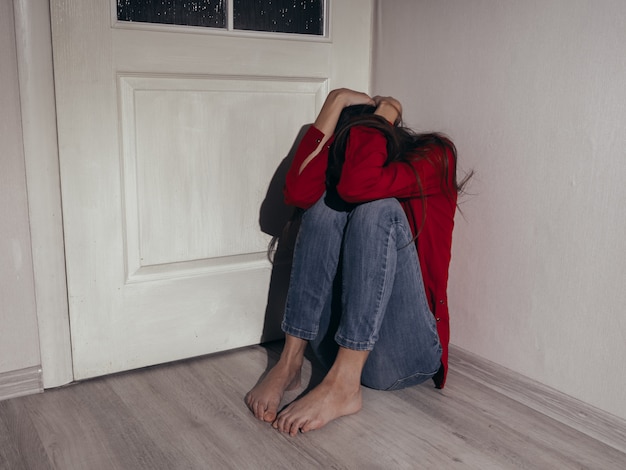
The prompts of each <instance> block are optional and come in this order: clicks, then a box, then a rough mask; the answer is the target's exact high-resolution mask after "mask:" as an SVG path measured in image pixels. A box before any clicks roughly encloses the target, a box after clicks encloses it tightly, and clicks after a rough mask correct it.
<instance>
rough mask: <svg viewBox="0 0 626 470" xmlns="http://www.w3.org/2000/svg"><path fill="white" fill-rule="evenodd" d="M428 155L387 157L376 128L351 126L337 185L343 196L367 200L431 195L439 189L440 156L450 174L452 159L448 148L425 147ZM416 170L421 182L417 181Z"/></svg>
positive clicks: (452, 167)
mask: <svg viewBox="0 0 626 470" xmlns="http://www.w3.org/2000/svg"><path fill="white" fill-rule="evenodd" d="M427 151H428V152H429V155H428V156H427V157H426V158H421V159H418V160H415V161H411V162H409V163H403V162H392V163H389V164H385V162H386V161H387V140H386V138H385V136H384V135H383V134H382V133H381V132H380V131H378V130H376V129H372V128H369V127H363V126H358V127H353V128H352V129H351V130H350V140H349V142H348V146H347V148H346V159H345V163H344V165H343V171H342V173H341V179H340V180H339V184H338V185H337V192H338V193H339V195H340V196H341V198H342V199H343V200H345V201H346V202H351V203H359V202H367V201H373V200H376V199H383V198H388V197H395V198H411V197H418V196H422V195H434V194H438V193H440V192H441V191H442V188H441V174H442V165H443V159H444V158H447V159H448V166H449V168H450V169H451V172H452V174H453V171H454V170H453V169H454V159H453V157H452V155H451V154H450V152H449V151H445V152H442V149H440V148H439V147H437V146H433V147H432V148H430V149H428V150H427ZM416 174H417V175H419V179H420V182H421V185H418V183H417V178H416Z"/></svg>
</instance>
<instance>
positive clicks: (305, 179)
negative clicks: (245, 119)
mask: <svg viewBox="0 0 626 470" xmlns="http://www.w3.org/2000/svg"><path fill="white" fill-rule="evenodd" d="M401 117H402V107H401V105H400V103H399V102H398V101H397V100H395V99H394V98H391V97H375V98H370V97H369V96H368V95H366V94H365V93H360V92H356V91H352V90H348V89H338V90H334V91H332V92H331V93H330V94H329V95H328V98H327V99H326V101H325V103H324V105H323V107H322V109H321V111H320V114H319V115H318V117H317V119H316V120H315V123H314V124H313V126H312V127H311V128H310V129H309V130H308V131H307V133H306V135H305V136H304V138H303V140H302V142H301V143H300V145H299V147H298V150H297V152H296V155H295V158H294V161H293V163H292V166H291V167H290V170H289V172H288V174H287V179H286V185H285V200H286V202H287V203H288V204H290V205H294V206H296V207H299V208H302V209H304V212H303V214H302V220H301V225H300V231H299V233H298V239H297V242H296V247H295V251H294V259H293V266H292V274H291V281H290V285H289V291H288V295H287V303H286V307H285V314H284V319H283V323H282V328H283V331H284V332H285V346H284V349H283V351H282V353H281V356H280V359H279V361H278V362H277V364H276V365H275V366H274V367H273V368H272V369H271V370H270V371H269V372H268V374H267V375H266V376H265V377H264V378H263V380H262V381H261V382H260V383H259V384H258V385H257V386H255V387H254V388H253V389H252V390H251V391H250V392H249V393H248V394H247V395H246V403H247V405H248V407H249V408H250V409H251V411H252V412H253V413H254V415H255V416H256V417H257V418H258V419H261V420H263V421H266V422H270V423H272V426H273V427H274V428H276V429H278V430H280V431H282V432H285V433H289V434H290V435H292V436H294V435H296V434H297V433H298V432H299V431H300V432H306V431H310V430H314V429H319V428H320V427H322V426H324V425H325V424H327V423H328V422H330V421H332V420H334V419H336V418H338V417H340V416H344V415H348V414H352V413H356V412H357V411H359V410H360V409H361V401H362V400H361V384H363V385H365V386H367V387H371V388H375V389H380V390H393V389H399V388H403V387H406V386H410V385H414V384H418V383H420V382H423V381H425V380H427V379H429V378H433V380H434V381H435V385H436V386H437V387H438V388H441V387H443V386H444V383H445V379H446V371H447V356H448V354H447V349H448V339H449V327H448V308H447V294H446V288H447V280H448V266H449V263H450V249H451V241H452V228H453V224H454V212H455V209H456V200H457V194H458V192H459V191H460V186H462V184H461V185H459V184H457V182H456V176H455V173H456V151H455V148H454V145H453V144H452V143H451V142H450V141H449V140H448V139H446V138H445V137H442V136H440V135H438V134H425V135H415V134H413V133H412V132H410V131H408V130H406V129H403V128H401V127H399V126H398V125H397V124H398V123H399V122H400V120H401ZM418 254H419V256H418ZM334 287H335V288H336V287H338V288H339V290H340V292H341V294H340V295H341V298H340V313H339V318H338V319H336V318H335V317H336V315H331V313H333V308H331V305H332V303H333V291H334V290H337V289H334ZM336 297H337V296H335V298H336ZM335 301H336V300H335ZM335 310H336V309H335ZM329 338H330V339H331V341H329ZM307 344H310V345H311V346H312V348H313V350H314V351H315V352H316V354H317V355H318V357H319V358H320V360H321V361H322V363H324V364H325V365H326V366H327V367H328V368H329V370H328V373H327V374H326V376H325V378H324V379H323V381H322V382H321V383H320V384H319V385H318V386H317V387H315V388H314V389H313V390H311V391H310V392H309V393H308V394H306V395H305V396H304V397H302V398H301V399H299V400H296V401H295V402H293V403H291V404H290V405H289V406H287V407H286V408H285V409H283V410H282V411H280V412H278V406H279V405H280V401H281V399H282V397H283V394H284V392H285V391H286V390H291V389H294V388H296V387H298V386H299V385H300V371H301V368H302V363H303V358H304V352H305V348H306V346H307Z"/></svg>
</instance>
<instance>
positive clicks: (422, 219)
mask: <svg viewBox="0 0 626 470" xmlns="http://www.w3.org/2000/svg"><path fill="white" fill-rule="evenodd" d="M323 137H324V135H323V133H322V132H321V131H320V130H319V129H317V128H316V127H314V126H311V127H310V128H309V129H308V131H307V132H306V134H305V136H304V137H303V139H302V141H301V142H300V145H299V147H298V150H297V151H296V155H295V157H294V160H293V162H292V164H291V167H290V169H289V172H288V173H287V179H286V184H285V190H284V193H285V202H286V203H287V204H289V205H292V206H296V207H301V208H303V209H307V208H309V207H311V206H312V205H313V204H315V203H316V202H317V201H318V200H319V198H320V197H322V195H323V194H324V191H325V190H326V184H325V183H326V168H327V165H328V149H329V147H330V145H331V144H332V142H333V140H334V136H333V137H331V138H330V140H329V141H328V142H327V143H326V144H325V145H324V148H323V149H322V150H321V151H320V153H319V154H318V155H317V156H316V157H315V158H314V159H313V160H312V161H311V162H309V164H308V165H307V166H306V167H305V168H304V170H303V171H302V173H300V174H299V170H300V166H301V165H302V162H303V161H304V160H305V159H306V158H307V157H308V156H309V155H310V154H311V153H312V152H313V151H314V150H315V149H316V148H317V146H318V145H319V143H320V142H321V139H322V138H323ZM442 153H443V152H442V149H440V148H439V147H438V146H432V147H431V148H430V149H428V156H427V158H422V159H420V160H417V161H414V162H411V163H410V164H407V163H400V162H392V163H390V164H388V165H385V161H386V160H387V141H386V139H385V137H384V135H383V134H382V133H381V132H380V131H378V130H376V129H372V128H369V127H364V126H356V127H353V128H352V129H351V130H350V137H349V140H348V144H347V147H346V155H345V163H344V165H343V169H342V173H341V178H340V180H339V184H338V185H337V193H338V194H339V196H341V198H342V199H344V200H345V201H346V202H349V203H360V202H367V201H373V200H377V199H384V198H390V197H393V198H397V199H398V200H399V201H400V204H401V205H402V208H403V209H404V211H405V213H406V215H407V219H408V221H409V224H410V225H411V230H412V231H413V235H414V236H415V235H416V234H418V233H419V235H418V237H417V239H416V241H415V243H416V246H417V253H418V258H419V262H420V267H421V270H422V278H423V280H424V288H425V290H426V296H427V297H428V303H429V306H430V310H431V312H432V313H433V315H434V316H435V319H436V321H437V332H438V333H439V340H440V342H441V346H442V348H443V353H442V358H441V361H442V364H443V367H444V373H443V377H438V376H437V377H436V378H435V383H436V385H437V387H439V388H443V386H444V384H445V379H446V375H447V370H448V343H449V340H450V326H449V325H450V324H449V314H448V297H447V286H448V267H449V265H450V255H451V248H452V229H453V227H454V212H455V210H456V192H455V191H454V189H452V190H451V191H450V193H451V195H448V194H446V193H445V192H444V189H443V188H442V184H441V174H442V171H443V170H442V159H443V158H447V159H448V168H449V173H448V174H449V178H448V181H447V184H448V185H449V188H454V178H455V161H454V155H453V154H452V152H451V151H450V150H447V151H446V155H445V156H444V155H442ZM415 172H417V174H418V175H419V177H420V180H421V185H422V188H421V191H420V187H419V186H418V184H417V181H416V178H415ZM422 194H423V195H425V196H426V197H425V199H424V200H422V198H421V197H420V196H421V195H422ZM424 209H425V214H424Z"/></svg>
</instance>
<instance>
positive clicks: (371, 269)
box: [282, 197, 441, 390]
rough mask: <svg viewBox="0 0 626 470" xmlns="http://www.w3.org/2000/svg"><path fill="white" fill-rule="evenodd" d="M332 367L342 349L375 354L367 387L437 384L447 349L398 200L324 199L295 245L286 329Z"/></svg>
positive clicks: (364, 377)
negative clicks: (352, 203) (351, 203)
mask: <svg viewBox="0 0 626 470" xmlns="http://www.w3.org/2000/svg"><path fill="white" fill-rule="evenodd" d="M282 329H283V331H284V332H285V333H287V334H289V335H292V336H295V337H298V338H301V339H305V340H308V341H309V342H310V345H311V346H312V348H313V350H314V352H315V353H316V355H317V356H318V358H319V359H320V361H321V362H322V364H324V365H325V366H326V367H328V368H330V366H332V363H333V362H334V359H335V356H336V353H337V349H338V346H342V347H345V348H348V349H353V350H360V351H371V352H370V354H369V356H368V359H367V362H366V363H365V367H364V369H363V373H362V376H361V381H362V383H363V385H365V386H367V387H371V388H375V389H379V390H394V389H399V388H404V387H408V386H410V385H415V384H418V383H420V382H423V381H425V380H427V379H429V378H431V377H432V376H433V375H434V374H435V373H436V372H437V370H438V369H439V367H440V365H441V364H440V360H441V345H440V343H439V336H438V334H437V328H436V324H435V319H434V317H433V315H432V313H431V312H430V309H429V306H428V302H427V299H426V294H425V291H424V283H423V281H422V274H421V271H420V265H419V261H418V258H417V252H416V248H415V243H413V241H412V234H411V229H410V226H409V223H408V221H407V218H406V215H405V213H404V211H403V210H402V207H401V206H400V204H399V202H398V201H397V200H396V199H382V200H377V201H373V202H369V203H364V204H361V205H358V206H356V207H354V208H348V209H346V210H335V209H331V208H330V207H328V205H327V204H326V203H325V200H324V197H322V198H321V199H320V200H319V201H318V202H317V203H316V204H315V205H314V206H312V207H311V208H309V209H307V210H306V211H305V212H304V214H303V216H302V221H301V225H300V231H299V233H298V238H297V241H296V246H295V251H294V258H293V265H292V271H291V280H290V284H289V291H288V293H287V302H286V306H285V315H284V318H283V322H282Z"/></svg>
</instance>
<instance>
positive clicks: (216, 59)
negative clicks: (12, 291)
mask: <svg viewBox="0 0 626 470" xmlns="http://www.w3.org/2000/svg"><path fill="white" fill-rule="evenodd" d="M333 3H334V2H333ZM347 4H352V7H353V11H350V9H349V8H346V6H347ZM357 5H358V8H357ZM110 14H111V4H110V3H108V2H106V1H102V0H100V1H98V0H80V1H79V0H73V1H67V0H53V1H52V26H53V47H54V50H55V54H54V58H55V64H54V65H55V80H56V95H57V114H58V126H59V149H60V168H61V169H60V171H61V186H62V194H63V212H64V230H65V242H66V257H67V259H66V261H67V274H68V291H69V304H70V323H71V332H72V348H73V361H74V373H75V378H76V379H82V378H86V377H93V376H97V375H102V374H107V373H111V372H116V371H121V370H127V369H132V368H136V367H142V366H146V365H150V364H156V363H160V362H166V361H172V360H177V359H181V358H186V357H191V356H197V355H201V354H206V353H210V352H215V351H220V350H224V349H229V348H234V347H239V346H243V345H248V344H254V343H258V342H259V341H260V340H261V334H262V331H263V329H264V321H265V314H266V304H267V299H268V289H269V280H270V274H271V265H270V264H269V262H268V261H267V259H266V255H265V251H266V248H267V244H268V242H269V239H270V236H269V235H267V234H264V233H263V232H262V231H261V229H260V227H259V211H260V208H261V204H262V203H263V201H264V199H265V198H266V193H267V191H268V186H269V184H270V181H271V180H272V178H273V175H274V174H275V172H276V170H277V168H278V167H279V165H280V164H281V162H282V161H283V159H284V158H285V157H286V156H287V154H288V153H289V151H290V149H291V148H292V146H293V143H294V139H295V137H296V135H298V132H299V131H300V128H301V126H302V125H304V124H306V123H310V122H312V120H313V119H314V118H315V115H316V113H317V111H318V110H319V108H320V106H321V104H322V103H323V100H324V98H325V96H326V94H327V92H328V90H329V89H331V88H334V87H336V86H351V87H354V88H358V89H362V90H367V84H368V78H369V59H367V60H362V61H360V62H359V64H358V66H356V67H355V66H351V67H349V68H347V67H345V66H342V65H340V64H343V63H345V62H348V63H351V64H353V62H354V57H355V56H359V57H369V49H368V48H369V42H370V41H369V34H370V31H369V29H368V28H362V27H359V29H360V31H358V32H356V33H355V35H352V36H350V37H348V36H346V35H344V36H341V35H337V37H342V38H343V39H341V40H339V39H337V38H335V39H333V37H334V36H333V34H332V31H331V35H330V38H328V39H323V40H320V39H313V40H303V39H294V38H293V37H292V36H283V37H279V36H272V37H268V36H266V37H252V36H250V35H245V36H236V35H230V36H229V35H226V34H207V33H200V32H197V30H194V31H193V32H188V31H186V30H185V29H184V28H176V29H175V30H167V31H159V30H151V29H149V30H146V29H141V28H138V29H128V28H118V27H114V26H113V25H114V24H115V22H114V21H113V22H112V21H111V17H110ZM330 15H331V19H332V22H331V24H333V27H339V25H341V26H342V27H343V28H350V27H351V25H353V24H363V23H364V22H366V21H367V19H368V18H370V16H371V5H370V3H369V2H367V8H364V2H362V1H357V0H350V1H349V2H342V9H341V10H339V9H334V8H331V11H330ZM355 21H356V23H355ZM367 24H369V23H367ZM355 36H356V37H355ZM277 210H281V208H280V207H277Z"/></svg>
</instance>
